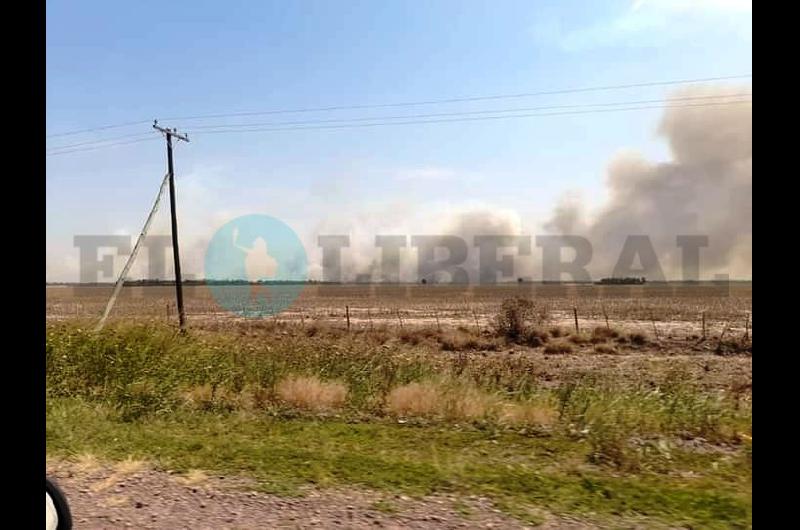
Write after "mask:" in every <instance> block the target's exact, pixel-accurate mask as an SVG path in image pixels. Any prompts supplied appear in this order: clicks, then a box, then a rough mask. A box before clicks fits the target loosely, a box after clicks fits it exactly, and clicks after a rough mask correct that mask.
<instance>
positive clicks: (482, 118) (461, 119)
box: [47, 96, 752, 156]
mask: <svg viewBox="0 0 800 530" xmlns="http://www.w3.org/2000/svg"><path fill="white" fill-rule="evenodd" d="M728 97H731V96H728ZM737 103H752V99H740V100H733V101H723V102H711V103H708V102H707V103H695V104H683V105H640V106H628V107H615V108H607V109H589V110H573V111H561V112H539V113H525V114H505V115H500V116H468V117H459V118H445V119H431V120H409V121H391V122H375V123H353V124H341V125H312V126H301V127H268V128H255V129H253V128H248V129H226V130H213V131H208V130H207V131H201V133H200V134H201V135H202V134H220V133H248V132H275V131H298V130H314V129H346V128H360V127H378V126H386V125H414V124H429V123H451V122H467V121H487V120H502V119H512V118H530V117H547V116H566V115H580V114H598V113H609V112H622V111H631V110H645V109H666V108H685V107H711V106H719V105H732V104H737ZM409 117H411V116H409ZM155 139H157V138H155V137H150V138H139V139H135V140H129V141H124V142H114V143H110V144H108V143H107V144H102V145H93V146H88V147H78V148H74V149H67V148H62V149H61V150H57V151H56V152H51V153H48V154H47V156H56V155H62V154H69V153H77V152H83V151H91V150H94V149H102V148H105V147H116V146H120V145H127V144H134V143H139V142H147V141H150V140H155Z"/></svg>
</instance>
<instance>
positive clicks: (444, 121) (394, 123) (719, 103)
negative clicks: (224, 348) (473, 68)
mask: <svg viewBox="0 0 800 530" xmlns="http://www.w3.org/2000/svg"><path fill="white" fill-rule="evenodd" d="M736 103H752V100H749V99H748V100H738V101H729V102H718V103H698V104H687V105H645V106H636V107H622V108H611V109H592V110H576V111H564V112H546V113H531V114H507V115H503V116H473V117H463V118H452V119H434V120H411V121H393V122H376V123H356V124H347V125H317V126H308V127H271V128H258V129H228V130H222V131H202V132H201V133H200V134H201V135H202V134H223V133H248V132H272V131H302V130H312V129H347V128H358V127H379V126H385V125H415V124H427V123H451V122H465V121H486V120H503V119H511V118H531V117H543V116H566V115H576V114H595V113H608V112H621V111H629V110H644V109H667V108H685V107H711V106H718V105H732V104H736Z"/></svg>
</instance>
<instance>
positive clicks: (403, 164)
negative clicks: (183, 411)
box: [46, 0, 752, 281]
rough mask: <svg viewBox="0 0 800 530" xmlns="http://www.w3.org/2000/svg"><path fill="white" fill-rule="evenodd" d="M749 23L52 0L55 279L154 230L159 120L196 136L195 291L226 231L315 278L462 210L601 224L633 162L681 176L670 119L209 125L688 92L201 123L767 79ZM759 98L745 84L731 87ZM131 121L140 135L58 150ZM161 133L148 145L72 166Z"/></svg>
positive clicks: (629, 13) (520, 223)
mask: <svg viewBox="0 0 800 530" xmlns="http://www.w3.org/2000/svg"><path fill="white" fill-rule="evenodd" d="M751 24H752V9H751V4H750V2H741V1H723V0H714V1H712V0H706V1H702V0H697V1H688V0H687V1H670V0H660V1H659V0H653V1H648V0H637V1H633V2H631V1H610V2H601V1H596V2H595V1H593V2H575V1H531V0H526V1H511V0H503V1H497V0H495V1H480V2H479V1H464V0H459V1H447V0H439V1H436V2H424V3H423V2H412V1H382V2H369V1H362V2H357V1H345V0H338V1H311V0H303V1H295V2H290V1H285V0H284V1H236V0H232V1H228V2H211V1H198V0H195V1H191V2H188V1H180V0H175V1H171V2H155V1H139V2H135V3H117V2H100V1H70V2H67V1H48V2H47V30H46V40H47V43H46V54H47V59H46V64H47V67H46V68H47V73H46V75H47V103H46V105H47V111H46V113H47V134H48V136H49V137H48V150H52V151H49V155H48V157H47V175H46V179H47V207H46V208H47V221H46V229H47V237H46V245H47V281H77V279H78V249H77V248H76V247H75V246H74V244H73V237H74V236H75V235H102V234H131V235H132V236H135V235H137V234H138V233H139V231H140V229H141V226H142V223H143V222H144V220H145V218H146V216H147V213H148V211H149V209H150V207H151V205H152V202H153V199H154V197H155V194H156V192H157V190H158V187H159V185H160V182H161V179H162V177H163V175H164V172H165V164H166V162H165V147H164V142H163V139H160V137H159V136H158V134H157V133H156V132H155V131H153V130H152V128H151V125H150V123H148V120H153V119H155V118H157V119H159V120H160V123H161V124H163V125H166V126H169V127H177V128H178V129H179V130H181V131H186V132H188V133H189V136H190V140H191V142H190V143H188V144H184V143H179V145H176V149H175V169H176V178H177V180H176V186H177V196H178V215H179V222H180V230H181V232H180V234H181V241H182V249H181V250H182V253H185V256H184V259H185V260H186V265H185V267H184V268H185V269H186V270H187V271H188V272H189V274H191V275H195V276H198V277H199V276H202V274H203V269H202V255H203V249H204V246H205V245H207V243H208V241H209V239H210V238H211V236H212V235H213V233H214V231H215V230H216V229H217V228H219V227H220V226H221V225H222V224H224V223H225V222H226V221H229V220H230V219H232V218H233V217H235V216H237V215H244V214H252V213H264V214H268V215H270V216H273V217H276V218H279V219H281V220H283V221H284V222H286V223H287V224H289V225H290V226H291V227H292V228H293V229H294V230H295V231H296V232H297V233H298V234H299V235H300V236H301V238H302V239H303V240H304V241H305V242H307V246H308V248H307V250H308V252H309V255H310V259H311V261H312V262H313V261H314V260H315V258H316V257H318V256H317V254H318V250H319V249H317V248H314V247H315V244H314V241H315V236H316V235H319V234H320V233H341V234H351V235H352V236H353V237H362V238H363V239H364V240H367V239H369V238H374V235H375V234H376V233H381V232H385V233H397V231H398V230H407V231H408V232H407V233H408V234H409V235H412V234H413V233H437V231H438V230H439V229H440V227H441V226H443V225H442V223H444V224H445V225H447V221H446V220H445V221H443V220H442V219H443V216H444V217H447V216H448V215H458V214H459V212H465V211H485V212H489V213H490V214H493V213H498V212H500V213H501V214H502V215H506V214H508V215H510V216H512V217H513V218H514V220H515V221H514V222H515V223H516V225H517V229H519V230H521V231H522V232H524V233H526V234H533V235H535V234H537V233H539V232H540V231H541V230H542V226H543V225H544V224H546V222H547V221H548V220H549V219H550V218H551V217H552V215H553V210H554V208H555V205H557V204H559V203H561V202H563V201H564V200H567V199H570V198H573V199H575V200H580V201H581V203H582V204H583V205H584V206H585V207H586V208H587V209H588V210H592V209H602V208H603V205H604V204H606V203H607V202H608V200H609V193H610V192H609V187H608V185H607V173H608V168H609V164H610V162H611V161H612V160H613V159H614V157H615V156H617V155H618V154H619V153H621V152H630V151H635V152H637V153H639V154H640V155H641V156H642V157H644V158H646V159H647V160H649V161H652V162H653V163H658V162H664V161H669V160H670V157H671V156H672V154H671V151H670V146H669V145H668V142H666V141H665V139H664V137H663V135H660V134H659V122H660V120H661V119H662V114H663V113H664V109H659V108H649V109H640V110H631V111H623V112H595V113H583V114H564V113H561V114H557V115H551V116H535V117H527V118H518V119H500V120H482V121H478V120H476V121H458V122H446V123H427V124H407V125H392V126H378V127H357V128H327V129H301V130H291V131H286V130H283V131H262V132H246V133H242V132H238V133H236V132H234V133H227V134H212V133H210V132H208V131H206V130H204V129H202V127H203V126H208V125H221V124H240V123H285V122H294V121H313V120H332V119H366V118H375V119H376V120H378V121H381V120H383V118H385V117H387V116H389V117H391V116H398V115H414V114H429V113H452V112H473V111H487V110H497V109H514V108H531V107H542V106H544V107H548V106H549V107H553V106H559V105H587V104H597V103H618V102H630V101H657V100H661V99H663V98H665V97H668V96H669V95H670V94H671V91H672V90H674V89H675V88H676V87H675V86H653V87H638V88H628V89H620V90H605V91H592V92H572V93H565V94H557V95H542V96H535V97H533V96H532V97H519V98H504V99H493V100H481V101H470V102H453V103H444V104H438V105H421V106H412V107H388V108H362V109H345V110H335V111H318V112H303V113H288V114H263V115H259V116H239V117H236V116H232V117H227V118H214V119H211V118H206V119H186V117H191V116H198V115H199V116H205V115H219V114H228V115H230V114H235V113H252V112H267V111H274V110H287V109H308V108H320V107H334V106H336V107H340V106H368V105H381V104H387V103H397V102H415V101H429V100H441V99H454V98H455V99H457V98H470V97H481V96H494V95H508V94H520V93H530V92H539V91H553V90H562V89H572V88H582V87H599V86H608V85H625V84H641V83H649V82H657V81H668V80H681V79H698V78H712V77H723V76H735V75H743V74H749V73H750V72H751V71H752V34H751ZM751 81H752V80H751V79H739V80H736V81H731V82H730V83H731V85H730V86H731V90H733V91H734V92H735V91H739V90H741V89H742V87H743V86H744V87H745V88H747V89H749V88H750V83H751ZM717 84H719V85H720V86H721V87H722V88H724V87H725V86H727V85H726V84H725V83H724V82H721V83H717ZM642 106H646V105H642ZM651 106H652V104H651ZM549 112H553V111H552V110H550V111H549ZM181 117H183V118H181ZM383 121H386V120H383ZM129 122H139V123H137V124H135V125H131V126H127V127H120V128H114V129H103V130H100V131H95V132H90V133H83V134H75V135H66V136H50V135H59V134H61V133H64V132H70V131H75V130H82V129H87V128H94V127H98V126H105V125H109V124H111V125H113V124H120V123H129ZM273 127H274V126H273ZM278 127H280V126H278ZM284 127H285V126H284ZM267 128H269V127H267ZM148 133H149V134H151V135H152V139H151V140H148V141H142V142H137V143H131V144H126V145H117V146H110V147H103V148H97V149H91V150H76V151H75V152H65V153H60V154H59V153H58V151H57V148H58V147H59V146H71V145H76V144H82V143H83V142H92V141H96V140H105V139H114V138H117V137H122V136H127V135H134V134H141V135H143V138H144V137H147V134H148ZM136 139H138V137H137V138H136ZM120 141H122V140H120ZM98 145H102V144H85V145H83V146H82V145H78V146H77V147H76V148H75V149H79V148H80V147H85V146H98ZM54 153H55V154H54ZM166 214H167V209H166V208H163V207H162V208H161V209H160V211H159V212H158V216H157V219H156V222H155V224H154V227H153V233H159V234H166V233H168V229H169V227H168V222H167V221H168V216H167V215H166ZM387 231H388V232H387ZM392 231H393V232H392ZM122 263H124V257H120V258H118V259H117V261H116V266H117V270H119V268H121V266H122ZM745 269H746V268H745ZM137 270H140V269H137ZM312 270H315V269H312ZM737 270H738V269H737ZM136 274H141V272H139V273H134V276H135V275H136ZM739 275H744V276H747V275H748V271H747V270H742V271H740V272H739ZM101 279H103V280H109V279H111V278H101Z"/></svg>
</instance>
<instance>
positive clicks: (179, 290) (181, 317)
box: [153, 120, 189, 333]
mask: <svg viewBox="0 0 800 530" xmlns="http://www.w3.org/2000/svg"><path fill="white" fill-rule="evenodd" d="M153 129H156V130H157V131H161V132H162V133H164V136H166V138H167V172H168V174H169V210H170V217H171V218H172V257H173V259H174V261H175V296H176V298H177V299H178V322H179V323H180V329H181V333H185V332H186V312H185V311H184V310H183V286H182V285H181V256H180V252H179V250H178V218H177V217H176V215H175V171H174V169H173V167H172V137H173V136H174V137H175V138H177V139H178V140H183V141H184V142H188V141H189V136H187V135H185V134H178V132H177V130H175V129H169V128H166V127H160V126H159V125H158V120H155V121H154V122H153Z"/></svg>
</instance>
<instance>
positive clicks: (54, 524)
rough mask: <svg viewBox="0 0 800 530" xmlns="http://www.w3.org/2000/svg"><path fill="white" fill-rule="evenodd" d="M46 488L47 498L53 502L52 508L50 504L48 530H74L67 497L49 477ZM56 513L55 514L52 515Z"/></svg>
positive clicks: (48, 506) (46, 478)
mask: <svg viewBox="0 0 800 530" xmlns="http://www.w3.org/2000/svg"><path fill="white" fill-rule="evenodd" d="M45 488H46V491H47V497H48V500H49V501H50V502H52V508H51V506H50V503H49V502H48V503H47V505H46V508H47V528H48V530H50V529H51V528H53V529H55V530H72V513H71V512H70V510H69V504H68V503H67V497H66V496H65V495H64V492H63V491H61V488H59V487H58V484H56V482H55V481H54V480H52V479H51V478H49V477H45ZM53 511H55V513H52V512H53Z"/></svg>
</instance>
